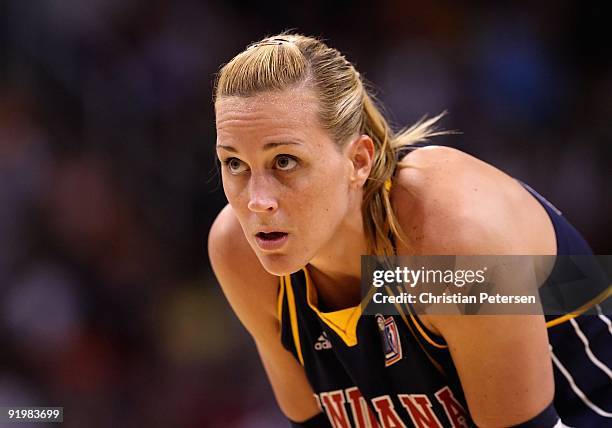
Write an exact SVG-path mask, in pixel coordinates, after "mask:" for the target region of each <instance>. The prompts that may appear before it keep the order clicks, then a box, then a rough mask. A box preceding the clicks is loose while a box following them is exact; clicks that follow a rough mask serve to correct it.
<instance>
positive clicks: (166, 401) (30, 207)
mask: <svg viewBox="0 0 612 428" xmlns="http://www.w3.org/2000/svg"><path fill="white" fill-rule="evenodd" d="M289 28H293V29H296V30H298V31H300V32H302V33H305V34H309V35H318V36H321V37H323V38H325V39H326V40H328V41H329V43H330V44H331V45H332V46H334V47H336V48H338V49H340V50H341V51H343V52H344V53H346V55H347V56H348V58H349V59H350V60H351V61H353V62H355V63H356V65H357V67H358V69H359V70H360V71H361V72H363V74H364V75H365V76H366V78H367V79H369V80H370V81H371V82H373V83H374V85H375V87H376V88H377V91H378V96H379V98H380V99H381V100H382V101H383V102H384V103H385V104H386V106H387V108H388V110H389V112H390V114H391V117H392V118H393V121H394V122H395V123H396V124H399V125H406V124H410V123H412V122H414V121H415V120H417V119H418V118H419V117H421V116H422V115H423V114H430V115H432V114H436V113H438V112H440V111H442V110H445V109H447V110H448V111H449V113H450V114H449V116H447V118H445V119H444V121H443V125H444V127H446V128H450V129H459V130H461V131H462V132H463V134H461V135H456V136H450V137H444V138H443V139H440V140H439V141H440V143H442V144H448V145H452V146H455V147H458V148H460V149H463V150H465V151H468V152H469V153H472V154H475V155H476V156H479V157H481V158H482V159H484V160H486V161H488V162H491V163H493V164H494V165H496V166H498V167H500V168H502V169H504V170H505V171H507V172H509V173H510V174H512V175H514V176H516V177H517V178H520V179H522V180H524V181H526V182H527V183H529V184H531V185H532V186H533V187H534V188H536V189H537V190H538V191H539V192H540V193H542V194H543V195H544V196H545V197H547V198H548V199H549V200H550V201H551V202H553V203H554V204H555V205H557V206H558V207H559V208H560V209H561V210H562V211H563V212H564V213H565V215H566V216H567V217H568V218H569V219H570V220H571V221H572V222H573V223H574V224H575V225H576V226H577V227H578V228H579V229H580V230H581V231H582V232H583V233H584V234H585V236H586V237H587V239H588V240H589V242H590V243H591V245H592V246H593V248H594V250H595V251H596V252H597V253H600V254H606V253H607V254H610V253H611V250H612V247H611V244H610V242H611V240H610V238H611V237H612V236H611V235H612V230H611V228H610V212H611V208H612V207H611V205H610V190H609V189H610V185H611V184H612V182H611V179H610V147H611V145H610V134H611V131H612V128H611V126H610V125H611V123H612V73H611V71H610V67H609V66H610V58H611V55H610V51H609V43H608V39H609V22H608V19H607V15H606V14H604V13H603V3H602V4H600V5H599V6H596V5H593V4H587V3H585V2H553V1H544V2H540V3H539V6H535V7H534V6H531V7H529V8H525V7H524V6H523V5H518V4H516V5H511V4H505V5H502V4H498V3H494V2H484V1H480V2H470V3H469V4H463V5H459V4H457V3H456V2H451V1H437V2H404V1H399V0H395V1H387V2H373V1H371V2H353V1H348V0H340V1H330V2H328V1H313V2H309V3H308V4H304V5H301V6H300V5H297V4H294V2H248V1H244V0H229V1H225V2H218V3H213V2H205V1H195V0H187V1H185V0H183V1H169V0H149V1H136V0H122V1H119V0H37V1H27V0H0V305H1V306H0V349H1V351H0V406H6V405H30V406H33V405H38V406H42V405H49V406H63V407H64V409H65V410H64V411H65V416H64V418H65V423H64V426H66V427H111V426H112V427H143V426H146V427H188V428H189V427H248V428H251V427H254V428H257V427H275V426H285V422H284V418H283V417H282V416H281V414H280V412H279V411H278V410H277V408H276V405H275V404H274V401H273V397H272V393H271V390H270V388H269V386H268V383H267V381H266V379H265V378H264V373H263V369H262V368H261V366H260V363H259V360H258V358H257V356H256V353H255V349H254V347H253V345H252V343H251V341H250V339H249V337H248V336H247V334H246V333H245V331H244V330H243V329H242V328H241V327H240V325H239V324H238V322H237V321H236V319H235V317H234V316H233V314H232V313H231V311H230V309H229V307H228V305H227V304H226V302H225V300H224V298H223V296H222V295H221V292H220V290H219V288H218V286H217V284H216V281H215V279H214V277H213V276H212V274H211V271H210V267H209V265H208V259H207V254H206V245H205V244H206V238H207V231H208V229H209V227H210V225H211V223H212V221H213V219H214V216H215V214H216V213H217V212H218V211H219V210H220V209H221V207H222V206H223V204H224V196H223V192H222V189H221V188H220V184H219V179H218V177H217V176H216V169H215V161H214V143H215V128H214V117H213V108H212V107H213V106H212V102H211V100H212V81H213V77H214V74H215V72H216V71H217V69H218V67H219V66H220V65H221V64H222V63H224V62H226V61H228V60H229V59H230V58H231V57H232V56H233V55H235V54H236V53H238V52H239V51H241V50H242V49H243V48H244V47H245V46H246V45H247V44H248V43H250V42H252V41H255V40H257V39H259V38H261V37H263V36H264V35H268V34H273V33H277V32H279V31H282V30H285V29H289ZM35 426H41V425H40V424H37V425H35Z"/></svg>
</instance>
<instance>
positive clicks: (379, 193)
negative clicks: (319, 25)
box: [215, 33, 447, 256]
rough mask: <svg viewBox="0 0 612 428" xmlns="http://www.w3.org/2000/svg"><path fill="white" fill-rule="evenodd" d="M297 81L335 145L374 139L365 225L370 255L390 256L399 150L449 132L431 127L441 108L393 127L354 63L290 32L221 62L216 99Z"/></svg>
mask: <svg viewBox="0 0 612 428" xmlns="http://www.w3.org/2000/svg"><path fill="white" fill-rule="evenodd" d="M298 85H305V86H307V87H309V88H312V89H313V90H314V91H315V93H316V95H317V97H318V99H319V103H320V105H319V116H320V122H321V124H322V125H323V127H324V128H326V129H327V130H328V131H329V132H330V133H331V135H332V136H333V138H334V141H335V142H336V143H337V144H338V145H339V146H343V145H344V144H346V142H348V140H349V137H351V136H353V135H355V134H356V133H359V134H366V135H368V136H369V137H370V138H371V139H372V141H373V142H374V147H375V153H374V160H373V165H372V170H371V172H370V176H369V178H368V180H367V181H366V183H365V185H364V189H363V202H362V214H363V226H364V230H365V233H366V240H367V244H368V250H369V252H370V254H375V255H381V256H388V255H393V254H394V252H395V248H394V244H393V240H392V239H398V240H400V241H402V242H405V240H404V237H403V233H402V230H401V227H400V224H399V222H398V220H397V217H396V215H395V213H394V212H393V209H392V207H391V201H390V200H389V188H390V185H389V184H390V180H391V177H392V176H393V173H394V171H395V169H396V167H397V166H398V160H397V152H398V151H399V150H400V149H402V148H403V147H406V146H410V145H411V144H414V143H417V142H421V141H426V140H428V139H429V138H430V137H432V136H435V135H441V134H445V133H447V132H445V131H437V130H436V129H435V128H434V124H435V123H436V122H437V121H438V120H439V119H440V118H441V117H442V116H443V115H444V114H445V113H441V114H439V115H437V116H435V117H432V118H429V119H426V118H425V117H423V118H422V119H421V120H419V121H418V122H417V123H415V124H414V125H412V126H411V127H409V128H407V129H403V130H401V131H399V132H393V130H392V129H391V127H390V126H389V124H388V122H387V120H386V119H385V116H384V115H383V113H382V112H381V110H380V108H379V107H378V106H377V104H376V101H375V99H374V97H373V96H372V95H371V94H370V93H369V91H368V90H367V89H366V87H365V85H364V83H363V81H362V79H361V76H360V75H359V73H358V72H357V70H356V69H355V67H354V66H353V65H352V64H351V63H350V62H349V61H348V60H347V59H346V58H345V57H344V56H343V55H342V54H341V53H340V52H339V51H338V50H336V49H333V48H330V47H328V46H327V45H326V44H325V43H323V42H322V41H320V40H318V39H316V38H313V37H306V36H303V35H300V34H291V33H281V34H279V35H276V36H271V37H266V38H264V39H263V40H261V41H259V42H257V43H254V44H251V45H250V46H249V47H247V49H245V50H244V51H243V52H241V53H239V54H238V55H236V56H235V57H234V58H233V59H232V60H231V61H230V62H229V63H227V64H225V65H224V66H223V67H222V68H221V70H220V71H219V73H218V75H217V79H216V82H215V99H219V98H220V97H224V96H245V97H246V96H250V95H254V94H257V93H260V92H265V91H273V90H283V89H287V88H291V87H295V86H298ZM391 236H393V238H392V237H391Z"/></svg>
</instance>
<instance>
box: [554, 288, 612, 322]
mask: <svg viewBox="0 0 612 428" xmlns="http://www.w3.org/2000/svg"><path fill="white" fill-rule="evenodd" d="M610 295H612V284H611V285H608V288H606V289H605V290H604V291H603V292H601V293H599V294H598V295H597V296H595V298H593V299H592V300H589V301H588V302H586V303H585V304H584V305H582V306H580V307H579V308H578V309H576V310H575V311H573V312H570V313H569V314H565V315H563V316H561V317H559V318H555V319H554V320H550V321H548V322H547V323H546V327H547V328H551V327H554V326H556V325H559V324H563V323H564V322H566V321H569V320H571V319H573V318H576V317H577V316H579V315H581V314H583V313H585V312H586V311H588V310H589V309H591V308H592V307H593V306H595V305H597V304H599V303H601V302H603V301H604V300H606V299H607V298H608V297H610Z"/></svg>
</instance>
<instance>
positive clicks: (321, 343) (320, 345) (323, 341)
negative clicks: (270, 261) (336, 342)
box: [314, 332, 332, 351]
mask: <svg viewBox="0 0 612 428" xmlns="http://www.w3.org/2000/svg"><path fill="white" fill-rule="evenodd" d="M331 347H332V344H331V342H330V341H329V339H328V338H327V334H326V333H325V332H323V334H322V335H320V336H319V338H318V339H317V342H316V343H315V344H314V348H315V350H317V351H323V350H324V349H331Z"/></svg>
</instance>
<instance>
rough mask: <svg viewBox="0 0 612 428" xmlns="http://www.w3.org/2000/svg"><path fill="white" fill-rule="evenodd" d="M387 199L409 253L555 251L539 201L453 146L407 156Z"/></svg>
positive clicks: (516, 184)
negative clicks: (405, 240)
mask: <svg viewBox="0 0 612 428" xmlns="http://www.w3.org/2000/svg"><path fill="white" fill-rule="evenodd" d="M391 200H392V204H393V207H394V210H395V213H396V215H397V217H398V220H399V222H400V225H401V226H402V228H403V230H404V232H405V233H406V235H407V238H408V240H409V244H410V247H411V250H410V252H411V253H419V254H481V255H484V254H554V250H555V241H554V230H553V228H552V224H551V222H550V219H549V218H548V215H547V214H546V211H545V210H544V209H543V208H542V206H541V205H540V204H539V202H538V201H537V200H536V199H535V198H534V197H533V196H532V195H531V194H530V193H529V192H527V190H525V189H524V188H523V186H522V185H521V184H520V183H519V182H518V181H517V180H515V179H514V178H512V177H511V176H509V175H508V174H506V173H504V172H503V171H501V170H500V169H498V168H496V167H494V166H492V165H490V164H488V163H486V162H484V161H482V160H480V159H478V158H476V157H474V156H471V155H469V154H467V153H464V152H462V151H460V150H457V149H454V148H451V147H443V146H430V147H424V148H420V149H418V150H414V151H413V152H412V153H410V154H409V155H407V156H406V157H405V158H404V159H403V160H402V162H401V164H400V167H399V169H398V172H397V173H396V176H395V178H394V186H393V191H392V194H391ZM534 231H539V233H533V232H534Z"/></svg>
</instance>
